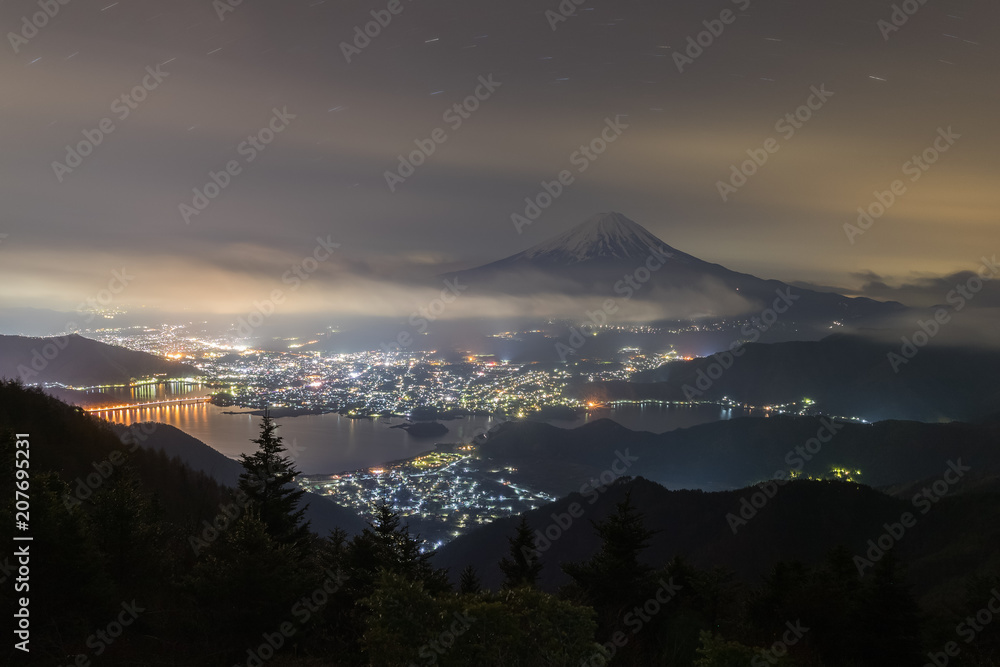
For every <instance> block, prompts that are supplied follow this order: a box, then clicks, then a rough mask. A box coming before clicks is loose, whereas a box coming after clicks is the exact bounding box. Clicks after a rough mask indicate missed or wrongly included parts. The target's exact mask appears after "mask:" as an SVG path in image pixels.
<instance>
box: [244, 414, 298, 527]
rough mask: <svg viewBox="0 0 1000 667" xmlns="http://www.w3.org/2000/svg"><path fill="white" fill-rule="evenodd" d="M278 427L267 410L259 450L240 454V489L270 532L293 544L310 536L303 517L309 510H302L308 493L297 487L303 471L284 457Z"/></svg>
mask: <svg viewBox="0 0 1000 667" xmlns="http://www.w3.org/2000/svg"><path fill="white" fill-rule="evenodd" d="M277 428H278V425H277V424H275V423H274V420H273V419H272V418H271V415H270V414H268V412H267V411H265V412H264V418H263V421H262V422H261V425H260V437H258V438H255V439H253V440H252V441H251V442H255V443H257V451H256V452H254V453H253V454H241V455H240V463H241V464H242V465H243V472H242V473H241V474H240V479H239V489H240V491H242V492H243V493H244V494H245V495H246V498H247V499H248V510H250V511H252V512H254V513H256V514H257V516H259V517H260V520H261V521H262V522H263V523H264V525H265V527H266V528H267V531H268V533H269V534H270V535H271V536H272V537H273V538H274V539H276V540H278V541H279V542H281V543H285V544H290V543H293V542H301V541H303V540H306V539H307V538H308V537H309V535H310V533H309V523H308V522H307V521H305V520H304V518H303V515H304V514H305V508H304V507H299V502H300V501H301V500H302V496H303V495H304V494H305V491H304V490H303V489H297V488H295V487H294V482H295V478H296V477H297V476H298V474H299V472H298V470H296V469H295V463H294V462H293V461H292V460H291V458H289V457H288V456H284V453H285V451H286V450H285V447H284V445H282V444H281V436H279V435H276V434H275V430H277Z"/></svg>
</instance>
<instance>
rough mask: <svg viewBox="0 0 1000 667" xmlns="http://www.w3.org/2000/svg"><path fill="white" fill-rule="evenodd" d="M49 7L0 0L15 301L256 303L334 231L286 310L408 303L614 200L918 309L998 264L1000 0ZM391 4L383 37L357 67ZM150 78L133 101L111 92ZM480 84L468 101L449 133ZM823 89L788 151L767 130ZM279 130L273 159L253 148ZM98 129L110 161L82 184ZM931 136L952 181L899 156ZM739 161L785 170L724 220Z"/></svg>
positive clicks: (677, 234)
mask: <svg viewBox="0 0 1000 667" xmlns="http://www.w3.org/2000/svg"><path fill="white" fill-rule="evenodd" d="M50 1H51V2H52V4H53V5H54V6H58V11H57V12H55V15H54V16H52V17H51V18H46V20H45V21H44V22H45V25H44V26H43V27H41V28H40V29H38V30H37V34H34V32H35V31H34V29H33V28H26V27H25V23H24V21H25V19H24V17H29V18H28V19H27V20H28V21H29V22H30V21H31V20H32V18H31V17H32V15H34V14H36V13H37V12H39V11H41V10H39V7H38V5H37V4H36V3H35V2H29V1H28V0H2V1H0V24H2V25H3V31H4V33H5V34H6V37H5V39H4V42H5V43H4V44H3V45H2V48H0V53H2V56H0V80H2V82H3V83H2V95H0V122H2V127H3V150H2V151H0V234H5V235H6V236H3V237H0V301H2V303H3V305H5V306H9V307H28V306H30V307H37V308H51V309H55V310H63V311H71V310H73V309H74V307H75V306H76V305H77V304H78V303H79V302H80V300H81V299H83V298H86V297H87V296H88V295H92V294H94V293H95V292H97V291H98V290H100V289H102V288H104V287H106V286H107V285H108V283H109V280H111V279H112V271H114V270H119V271H120V270H121V269H123V268H125V269H126V270H127V272H128V273H129V274H131V275H133V276H134V279H132V280H131V281H130V283H129V285H128V287H127V288H126V289H125V290H123V291H122V292H121V293H120V294H119V295H118V296H117V298H116V302H115V303H116V305H120V306H122V307H136V306H140V305H144V306H147V307H149V308H153V309H157V310H162V311H178V312H179V311H185V312H216V313H239V312H245V311H246V310H247V309H248V308H249V306H250V304H251V302H252V301H253V300H254V299H257V298H260V296H261V295H264V294H267V293H268V292H269V290H271V289H273V288H274V287H275V286H276V285H280V284H281V277H282V275H283V274H284V272H285V271H287V270H288V268H289V267H290V266H291V265H292V264H293V263H295V262H298V261H301V260H302V259H303V258H304V257H307V256H311V255H313V252H314V249H315V248H316V246H317V238H323V239H328V242H332V243H336V244H339V247H338V248H336V250H335V251H333V253H332V255H331V257H330V258H329V259H328V260H326V261H324V262H322V264H321V265H320V266H319V268H318V269H317V270H316V271H315V272H314V273H313V274H310V276H309V279H308V280H307V281H305V282H304V283H303V285H302V286H301V289H298V290H297V291H296V293H295V295H294V298H293V299H289V302H288V304H287V306H286V308H287V310H288V312H290V313H291V312H311V311H324V310H325V311H329V310H335V311H338V312H347V313H357V314H366V313H367V314H376V313H377V314H383V315H392V314H396V313H402V314H405V313H406V312H409V310H411V309H412V304H413V303H414V302H417V301H420V300H421V299H422V298H424V297H423V295H422V294H421V293H420V290H421V289H423V288H415V287H412V285H413V281H414V280H416V279H417V278H419V277H426V276H430V275H434V274H438V273H442V272H444V271H448V270H452V269H458V268H465V267H470V266H474V265H477V264H482V263H485V262H488V261H492V260H495V259H498V258H500V257H503V256H505V255H509V254H513V253H515V252H518V251H521V250H523V249H525V248H526V247H528V246H530V245H532V244H535V243H538V242H540V241H542V240H544V239H546V238H548V237H551V236H553V235H556V234H558V233H560V232H563V231H564V230H566V229H568V228H569V227H571V226H573V225H575V224H577V223H579V222H580V221H582V220H584V219H585V218H587V217H589V216H591V215H593V214H594V213H597V212H599V211H620V212H622V213H624V214H625V215H627V216H629V217H630V218H631V219H633V220H635V221H636V222H638V223H640V224H642V225H643V226H645V227H646V228H647V229H649V230H650V231H651V232H653V233H654V234H656V235H657V236H659V237H660V238H661V239H663V240H664V241H665V242H666V243H668V244H670V245H672V246H674V247H676V248H679V249H681V250H683V251H685V252H687V253H690V254H692V255H695V256H697V257H700V258H702V259H705V260H708V261H712V262H717V263H720V264H723V265H725V266H727V267H729V268H732V269H734V270H738V271H744V272H748V273H753V274H755V275H758V276H761V277H765V278H779V279H782V280H785V281H788V282H800V283H801V282H806V283H810V284H815V285H823V286H829V287H836V288H839V289H842V290H845V291H846V292H847V293H850V294H859V293H867V294H870V295H872V296H876V297H879V298H899V297H900V296H906V298H907V299H908V300H909V301H911V302H914V303H916V304H917V305H919V304H920V303H925V304H927V303H934V302H935V299H938V300H940V299H941V298H942V297H941V295H942V294H943V291H947V289H946V288H947V285H948V281H949V280H950V277H949V276H950V275H951V274H954V273H956V272H959V271H971V270H975V269H976V267H977V266H978V265H979V263H980V258H981V257H982V256H983V255H984V254H985V255H987V256H989V255H992V254H994V253H996V252H997V251H998V250H1000V248H998V247H997V246H998V245H1000V234H998V233H997V224H998V219H997V214H998V211H1000V188H998V187H997V182H998V177H1000V173H998V172H1000V161H998V159H997V155H998V141H997V139H998V131H997V117H998V114H997V111H998V107H1000V104H998V102H1000V96H998V86H997V72H998V65H1000V56H998V51H997V44H998V41H997V31H998V27H1000V20H998V19H1000V6H998V5H997V4H996V3H995V2H992V0H933V1H932V2H927V3H926V4H925V5H924V6H922V7H920V8H919V9H918V10H917V11H916V12H915V13H914V14H913V15H912V16H907V17H906V20H905V22H903V21H902V20H901V19H900V17H901V16H905V14H899V13H897V22H899V23H901V25H900V26H899V27H898V30H891V31H890V30H889V29H888V28H886V26H887V25H891V24H889V23H883V24H882V25H881V27H880V25H879V21H880V20H882V21H890V20H891V17H892V14H893V7H892V3H888V2H870V1H861V0H838V1H833V0H823V1H819V2H815V1H814V2H787V1H779V0H738V2H731V1H728V0H727V1H714V2H694V1H692V0H671V1H670V2H639V1H615V2H612V1H611V0H588V1H586V2H583V3H581V4H580V5H575V4H573V3H571V2H569V1H568V0H567V2H565V3H564V4H563V6H564V7H565V8H566V14H569V15H568V16H563V15H559V14H552V13H549V14H547V12H558V11H559V6H560V5H559V3H558V2H556V1H555V0H552V1H549V2H544V1H543V2H538V1H536V2H530V3H529V2H523V1H521V0H511V1H506V2H483V1H481V0H471V1H470V0H463V1H462V2H430V0H412V1H411V0H400V1H399V2H398V4H397V3H389V2H381V1H380V0H377V1H376V2H366V3H362V2H353V1H347V2H333V1H326V2H324V1H322V0H308V1H299V0H285V1H282V2H277V1H275V0H243V2H241V3H240V4H238V5H235V6H232V5H229V4H224V3H223V2H222V1H221V0H219V1H218V2H216V3H214V4H213V2H211V0H198V1H197V2H192V1H190V0H179V1H178V0H174V1H171V2H167V1H165V0H121V1H120V2H109V1H108V0H102V1H100V2H94V1H92V0H70V2H69V3H68V4H66V5H58V4H57V2H56V0H50ZM233 2H235V0H233ZM911 3H912V7H911V6H910V4H911ZM911 3H903V4H907V6H908V7H910V8H911V9H912V8H913V7H917V6H918V5H917V3H916V2H915V0H911ZM390 6H391V7H393V8H395V9H396V10H397V11H398V13H396V14H391V13H389V12H388V10H387V9H386V8H387V7H390ZM570 8H572V12H570ZM373 10H375V11H380V12H383V14H382V16H383V17H384V16H391V21H389V22H388V25H386V26H385V27H382V28H380V34H378V35H377V36H376V37H374V38H371V39H370V43H369V44H368V45H367V46H365V47H364V48H362V49H357V50H352V52H351V54H350V55H351V62H349V63H348V62H347V58H346V57H345V53H344V50H345V49H344V46H343V43H350V42H353V40H354V39H355V35H356V32H355V27H356V26H364V24H366V23H369V22H371V21H373V17H372V15H371V13H370V12H371V11H373ZM220 16H221V18H220ZM553 16H559V19H560V20H559V21H556V20H555V19H554V18H553ZM720 16H721V17H723V18H728V19H729V22H728V23H722V22H720V21H717V22H716V23H714V24H711V25H712V26H714V27H715V28H716V29H717V30H718V29H719V27H720V26H721V28H722V29H721V34H719V35H718V36H712V37H711V39H710V40H709V38H708V35H709V33H707V32H705V31H707V30H708V28H706V26H705V25H704V22H705V21H708V22H712V21H716V20H718V19H720ZM562 19H564V20H562ZM35 20H37V19H35ZM553 26H555V29H554V30H553ZM893 27H895V26H893ZM702 32H705V35H703V36H702V39H703V41H704V42H706V43H708V46H706V47H704V49H703V53H702V54H701V55H697V52H696V51H692V53H695V54H696V55H697V57H694V58H692V59H691V60H690V61H686V62H680V61H679V60H678V58H677V57H676V56H675V54H676V53H678V52H681V53H683V52H684V51H685V50H686V49H688V44H689V43H688V38H689V37H697V35H698V33H702ZM12 35H17V36H12ZM25 35H29V36H30V37H29V38H25ZM32 35H33V36H32ZM886 37H887V38H886ZM362 44H363V42H362ZM679 62H680V64H681V65H682V67H681V68H679V66H678V63H679ZM679 69H683V71H679ZM151 72H154V73H158V74H156V75H155V76H154V75H153V74H151ZM482 80H487V81H493V82H495V83H496V84H499V85H498V86H497V85H491V86H490V88H489V89H487V88H484V87H482V86H483V84H481V83H480V82H481V81H482ZM144 85H145V87H143V86H144ZM136 86H139V87H140V89H141V90H140V91H139V92H138V95H137V97H145V99H143V100H142V101H141V102H136V101H135V100H133V99H129V100H127V102H130V103H131V104H128V103H126V101H123V100H122V99H121V98H122V96H123V95H132V93H131V92H130V91H133V89H135V88H136ZM477 87H479V91H480V93H481V96H482V97H485V98H486V99H483V100H482V101H478V100H477V104H478V108H477V109H475V110H474V111H472V112H470V113H466V114H465V115H466V116H467V118H461V117H458V116H456V115H454V114H453V115H451V116H450V118H451V120H450V121H449V120H446V118H447V117H446V116H445V112H446V111H448V110H449V109H452V108H453V106H454V105H455V104H461V103H462V102H463V100H465V99H466V98H468V97H469V96H470V95H474V93H475V91H476V90H477ZM487 90H490V91H491V92H485V91H487ZM813 90H825V91H829V93H832V95H831V96H828V97H826V99H825V100H823V101H822V102H819V98H816V97H815V96H814V93H813V92H812V91H813ZM483 93H485V94H483ZM811 95H813V97H812V98H810V96H811ZM810 99H812V102H813V103H814V107H815V108H814V109H812V110H809V111H808V112H806V113H807V115H808V116H809V118H808V120H806V121H805V122H802V123H798V124H799V127H798V128H794V127H793V128H792V129H793V130H794V131H793V132H789V131H788V128H789V127H791V125H790V124H789V123H788V121H785V123H784V124H783V125H778V126H776V123H777V122H778V121H779V120H781V119H783V118H784V117H785V115H786V114H789V113H792V114H794V113H795V112H796V110H797V109H798V108H799V107H801V106H802V105H806V104H807V103H808V102H809V101H810ZM116 100H117V102H116ZM817 102H819V103H817ZM275 110H277V111H278V112H281V113H280V114H279V117H275ZM800 113H803V112H802V111H800ZM287 114H290V115H291V116H294V118H291V117H290V116H289V115H287ZM281 117H283V119H282V118H281ZM456 117H457V118H459V120H460V121H461V122H460V124H458V121H456V120H455V119H456ZM608 119H611V120H612V121H615V120H617V122H618V123H619V127H623V128H624V129H623V130H622V131H621V134H620V136H617V138H616V140H615V141H614V142H613V143H610V144H608V145H607V150H606V151H605V152H604V153H603V154H601V155H599V156H597V157H596V159H595V160H593V161H589V162H588V163H587V169H586V171H583V172H582V173H580V172H579V171H578V167H577V166H575V165H574V163H573V162H572V161H571V159H572V158H571V156H572V155H573V153H574V151H578V150H579V149H580V147H581V145H584V144H590V142H591V141H592V140H593V139H595V138H597V137H599V136H601V132H602V130H603V129H604V128H605V127H607V125H606V123H607V121H608ZM102 123H103V125H102ZM269 124H271V128H272V129H274V128H283V129H281V131H280V132H277V133H275V134H274V135H273V141H272V142H271V143H269V144H267V145H263V144H261V149H260V150H258V149H257V148H253V146H252V144H247V143H244V142H246V141H247V138H248V136H250V135H257V134H258V132H259V131H260V130H262V129H263V128H266V127H268V125H269ZM456 124H458V126H457V127H456ZM112 126H113V127H112ZM624 126H627V127H624ZM101 127H104V128H112V130H111V131H110V132H104V131H102V130H101V129H100V128H101ZM437 128H440V129H441V131H439V132H438V136H439V137H441V136H444V137H446V140H445V141H444V142H443V143H440V144H437V145H436V147H435V150H434V153H433V154H432V155H430V156H428V157H427V158H426V161H425V163H424V164H423V165H421V166H419V167H418V168H416V170H415V172H414V173H413V175H412V176H409V177H408V178H406V179H405V181H404V182H402V183H398V182H397V183H395V184H394V191H390V188H389V186H388V185H387V181H386V176H385V172H386V171H387V170H393V169H396V168H397V167H398V165H399V159H398V157H397V156H399V155H400V154H409V153H410V152H412V151H414V150H415V149H416V146H415V144H414V141H415V140H421V141H423V140H427V139H428V137H431V135H432V133H433V132H434V131H435V129H437ZM85 133H87V134H88V135H89V136H90V137H99V138H100V143H99V145H96V146H94V147H93V150H92V152H91V153H90V154H89V155H88V156H86V157H84V158H83V159H82V161H81V162H80V164H79V165H78V166H76V167H75V168H73V167H68V165H71V164H73V161H72V160H71V161H70V162H67V146H68V145H69V146H77V145H78V144H79V143H80V142H82V141H87V139H86V136H87V135H85ZM942 136H950V137H951V139H949V140H947V141H946V140H943V139H942V140H941V141H938V148H941V147H942V146H947V150H945V151H943V152H940V153H934V152H933V151H932V154H933V155H934V156H935V157H936V158H937V159H936V161H935V162H934V164H932V165H926V166H927V168H926V170H924V169H921V168H919V167H917V171H914V170H913V167H914V165H913V164H910V165H907V163H908V161H910V160H912V158H913V156H914V155H920V154H921V153H923V152H924V151H925V149H931V148H932V147H933V146H934V145H935V140H937V139H938V138H939V137H942ZM769 138H771V139H772V142H771V144H770V145H771V147H772V148H774V146H777V150H776V152H772V153H770V154H767V152H766V151H763V148H762V147H763V146H765V143H766V142H767V140H768V139H769ZM748 150H749V151H754V152H756V153H757V154H758V155H760V154H762V153H764V154H767V161H766V162H765V163H764V164H763V165H761V166H759V167H757V170H756V173H755V174H754V175H752V176H751V177H749V178H748V179H747V180H746V183H745V184H744V185H742V186H740V187H739V188H735V189H734V191H730V192H728V194H727V197H726V201H723V197H722V196H721V195H720V191H719V185H718V183H719V181H726V180H728V179H729V178H730V176H731V171H732V169H731V168H732V165H734V164H735V165H739V164H740V163H742V162H744V161H745V160H747V159H749V158H748V154H747V151H748ZM935 150H936V149H935ZM251 155H252V156H253V159H252V161H251V160H250V159H249V158H250V156H251ZM577 157H579V155H578V156H577ZM230 161H233V162H232V164H235V165H236V166H237V167H238V168H239V172H238V173H237V174H236V175H233V176H231V178H230V182H229V184H228V185H227V186H226V187H225V188H223V189H222V190H221V192H220V193H219V194H218V196H217V197H216V198H215V199H214V200H212V201H211V202H210V204H209V205H208V206H207V207H206V208H204V210H202V211H199V212H198V213H197V214H196V215H189V216H187V217H188V218H189V221H186V220H185V216H184V215H183V212H182V211H181V209H180V207H181V205H182V204H186V205H192V204H193V200H194V197H195V195H194V193H193V191H192V190H193V189H194V188H198V189H204V188H205V186H206V184H207V183H210V182H211V181H210V175H209V172H222V171H225V169H226V166H227V163H230ZM56 162H58V163H62V164H63V165H67V167H66V168H64V167H62V166H58V165H54V163H56ZM564 169H569V170H571V171H572V172H573V174H574V176H575V178H574V182H573V183H572V184H571V185H569V186H567V187H566V188H565V191H564V192H563V193H562V195H561V196H560V197H558V198H557V199H556V200H555V202H554V203H552V205H551V206H550V207H548V208H547V209H546V210H545V211H544V212H543V213H542V214H541V216H539V217H538V219H537V220H535V221H534V222H533V223H532V224H530V225H527V226H525V227H524V228H523V229H522V233H518V231H517V230H516V229H515V225H514V224H513V223H512V221H511V215H512V214H514V213H521V214H523V213H524V210H525V206H526V204H525V198H526V197H534V196H536V195H537V194H538V193H539V192H540V191H541V189H542V186H541V182H542V181H543V180H545V181H552V180H554V179H555V178H556V177H557V175H558V174H559V172H560V171H562V170H564ZM917 174H919V178H916V179H915V180H914V179H913V178H914V175H917ZM897 179H899V180H900V181H901V183H900V184H899V185H902V186H903V188H905V190H900V191H901V192H902V194H900V195H898V196H895V198H896V200H897V201H895V203H894V204H892V205H891V206H889V210H888V211H887V212H886V213H885V215H884V216H882V217H881V218H878V219H876V220H874V222H873V224H871V226H870V227H869V229H868V230H867V231H864V233H863V234H860V235H855V236H853V237H852V238H851V239H849V234H848V233H847V232H845V228H844V225H845V224H854V223H856V220H857V218H858V212H857V209H858V207H859V206H861V207H866V208H867V207H868V206H869V205H871V204H872V202H873V201H875V199H876V198H875V195H874V193H875V191H888V190H890V187H891V184H892V183H893V181H895V180H897ZM852 241H853V242H852ZM942 290H943V291H942Z"/></svg>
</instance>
